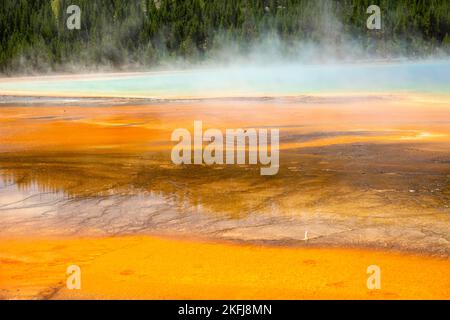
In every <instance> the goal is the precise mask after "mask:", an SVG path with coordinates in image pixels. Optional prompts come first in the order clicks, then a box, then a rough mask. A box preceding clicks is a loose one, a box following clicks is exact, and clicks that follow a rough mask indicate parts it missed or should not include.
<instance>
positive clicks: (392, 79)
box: [0, 61, 450, 98]
mask: <svg viewBox="0 0 450 320" xmlns="http://www.w3.org/2000/svg"><path fill="white" fill-rule="evenodd" d="M2 91H9V92H11V91H12V92H14V91H26V92H29V93H30V94H33V95H35V94H38V95H43V96H44V95H45V94H46V93H47V94H49V93H52V94H55V93H56V94H57V93H64V94H66V95H73V96H83V95H90V96H92V95H94V96H95V95H99V96H122V97H147V98H183V97H203V96H205V95H206V96H214V97H220V96H233V97H238V96H244V95H245V96H247V95H249V96H278V95H302V94H308V93H320V92H327V93H333V92H402V91H406V92H424V93H439V92H442V93H450V61H439V62H421V63H396V64H387V63H380V64H354V65H321V66H315V65H310V66H305V65H281V66H268V67H239V68H237V67H230V68H222V69H201V70H192V71H183V72H162V73H141V74H134V75H117V74H116V75H111V76H107V77H103V78H92V77H91V78H86V79H79V78H78V79H75V80H74V79H68V78H64V79H57V80H55V79H50V78H41V79H39V81H21V82H13V81H12V82H9V83H5V82H0V93H1V92H2Z"/></svg>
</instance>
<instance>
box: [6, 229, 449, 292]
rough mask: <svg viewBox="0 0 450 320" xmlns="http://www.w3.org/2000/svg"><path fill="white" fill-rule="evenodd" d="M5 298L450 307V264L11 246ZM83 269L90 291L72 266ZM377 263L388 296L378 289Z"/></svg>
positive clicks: (212, 248) (362, 255) (139, 246)
mask: <svg viewBox="0 0 450 320" xmlns="http://www.w3.org/2000/svg"><path fill="white" fill-rule="evenodd" d="M0 252H1V254H0V259H1V264H0V275H1V277H0V287H1V288H2V291H1V294H2V297H3V298H51V299H74V298H75V299H86V298H89V299H335V298H336V299H449V298H450V278H449V277H448V271H449V270H450V261H449V260H448V259H437V258H431V257H425V256H413V255H404V254H399V253H393V252H391V253H388V252H381V251H373V250H355V249H317V248H283V247H268V246H257V245H238V244H225V243H206V242H201V241H193V240H180V239H166V238H157V237H149V236H145V237H119V238H98V239H52V240H37V239H35V240H32V239H21V240H1V241H0ZM73 264H75V265H79V266H80V267H81V290H68V289H67V288H66V284H65V282H66V274H65V272H66V268H67V267H68V266H69V265H73ZM369 265H377V266H379V267H380V268H381V289H379V290H369V289H368V288H367V286H366V281H367V278H368V277H369V275H368V274H367V273H366V270H367V267H368V266H369Z"/></svg>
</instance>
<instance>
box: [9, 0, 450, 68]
mask: <svg viewBox="0 0 450 320" xmlns="http://www.w3.org/2000/svg"><path fill="white" fill-rule="evenodd" d="M372 4H376V5H378V6H379V7H380V8H381V12H382V29H381V30H368V29H367V27H366V20H367V18H368V14H367V13H366V10H367V7H369V6H370V5H372ZM70 5H78V6H79V7H80V8H81V12H82V13H81V29H80V30H69V29H68V28H67V27H66V20H67V18H68V13H67V12H66V9H67V7H69V6H70ZM268 38H270V39H276V40H277V44H278V45H279V46H280V48H281V49H280V50H281V52H282V53H285V54H286V55H289V53H290V50H291V48H292V47H295V44H298V43H301V42H308V43H311V44H321V43H322V44H323V43H327V44H328V45H329V46H330V47H333V48H339V47H341V44H343V43H348V42H349V41H351V43H355V44H356V45H357V46H358V47H359V48H361V50H362V51H363V52H364V53H367V54H374V55H376V56H378V57H381V58H383V57H387V58H389V57H396V56H407V57H425V56H428V55H431V54H435V53H446V54H448V53H450V2H449V1H446V0H396V1H390V0H319V1H314V0H14V1H2V2H1V4H0V72H1V73H4V74H9V73H15V72H26V73H29V72H52V71H67V70H69V71H70V67H71V66H73V70H75V71H76V70H77V68H79V66H84V67H86V68H95V67H97V66H110V67H112V68H126V67H128V66H133V65H134V66H148V67H153V66H158V65H161V64H162V63H164V61H175V60H177V59H181V61H184V62H193V63H195V62H202V61H208V60H213V59H214V58H215V57H217V56H220V53H221V52H222V53H223V51H224V50H227V49H228V48H230V47H231V48H233V50H232V51H230V52H231V54H230V55H229V56H228V59H233V56H234V55H245V54H246V53H248V52H250V51H251V50H252V48H254V46H255V45H257V44H258V43H261V42H263V41H265V39H268ZM342 48H343V50H341V51H340V52H339V54H340V55H342V56H345V55H346V54H347V51H348V47H345V46H342ZM291 54H292V56H293V57H294V58H295V52H294V53H292V52H291ZM78 70H79V69H78Z"/></svg>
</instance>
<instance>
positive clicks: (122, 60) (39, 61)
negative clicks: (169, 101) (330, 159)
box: [10, 0, 450, 74]
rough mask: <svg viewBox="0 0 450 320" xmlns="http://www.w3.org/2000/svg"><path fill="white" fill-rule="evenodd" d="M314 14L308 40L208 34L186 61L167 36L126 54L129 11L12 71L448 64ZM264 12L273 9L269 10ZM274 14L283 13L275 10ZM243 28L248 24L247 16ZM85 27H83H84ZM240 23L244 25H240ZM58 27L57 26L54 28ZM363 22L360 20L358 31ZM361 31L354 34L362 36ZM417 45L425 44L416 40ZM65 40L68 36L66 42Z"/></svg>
mask: <svg viewBox="0 0 450 320" xmlns="http://www.w3.org/2000/svg"><path fill="white" fill-rule="evenodd" d="M59 3H60V2H58V1H55V0H53V1H52V5H53V6H52V10H53V12H54V14H56V15H58V16H59V20H60V22H61V20H62V17H63V11H64V10H61V7H62V5H60V4H59ZM311 6H312V7H313V9H312V10H311V12H314V13H315V14H314V15H311V16H308V15H306V14H302V13H299V16H298V26H299V27H300V28H302V29H301V30H305V31H304V32H305V36H304V37H302V38H304V39H308V40H299V39H295V38H293V37H289V38H282V37H280V36H279V35H278V34H277V33H276V32H275V31H274V30H264V29H263V31H262V32H261V33H260V34H258V35H256V36H254V37H252V38H251V40H252V41H248V42H239V41H236V40H235V38H234V37H233V36H232V35H231V34H230V32H229V30H215V31H213V30H208V33H209V34H213V35H214V36H212V37H210V40H211V43H205V48H206V49H207V50H206V51H205V54H201V53H200V52H198V50H197V48H195V47H192V46H189V44H187V45H186V51H187V53H189V54H187V55H186V56H185V57H182V56H181V57H180V56H177V57H174V56H172V55H170V54H169V52H168V50H167V47H166V44H167V42H168V41H169V39H168V35H167V34H165V33H164V32H160V33H159V34H158V35H156V36H155V37H154V38H153V39H152V40H151V41H149V42H138V43H134V44H132V45H131V47H132V50H127V49H125V46H124V45H123V44H124V43H127V41H128V39H131V38H133V37H132V36H133V35H135V34H136V33H137V32H139V30H141V28H142V27H143V25H144V19H145V11H137V10H136V8H133V7H132V8H131V9H130V10H131V12H130V13H129V15H128V16H127V17H126V18H125V19H123V20H121V22H120V23H119V24H118V23H117V22H116V23H114V24H112V23H111V22H110V21H100V22H98V21H97V23H99V25H100V26H101V29H102V30H103V31H104V33H103V34H102V37H101V38H100V39H95V42H93V41H89V42H87V43H86V44H85V45H84V47H83V48H81V50H80V52H81V54H80V55H79V56H76V57H73V56H71V55H70V52H66V54H65V55H63V57H61V59H60V61H52V58H51V57H50V50H51V49H50V48H49V46H48V45H47V44H46V43H45V42H44V41H43V40H41V41H38V42H37V43H36V44H35V45H34V46H33V47H27V48H24V49H23V50H21V51H20V52H19V54H18V55H17V56H16V57H15V58H14V59H13V61H11V68H10V69H11V70H14V72H15V73H19V74H30V73H32V74H33V73H35V74H42V73H91V72H92V73H96V72H108V71H149V70H160V69H164V70H170V69H177V70H179V69H192V68H199V67H227V66H236V67H239V66H249V65H254V66H267V65H287V64H296V65H298V64H338V63H354V62H374V61H375V62H376V61H398V60H409V59H414V60H417V59H432V60H436V59H448V54H449V52H450V47H448V46H446V47H441V48H434V49H433V50H431V49H430V50H429V52H428V53H427V54H424V55H421V56H416V55H415V53H412V52H411V51H410V49H409V47H408V45H407V42H406V41H405V40H403V39H401V38H400V39H396V43H397V44H401V45H400V46H398V45H397V46H396V47H395V48H393V47H392V46H390V43H389V42H386V41H385V40H384V39H383V38H382V37H380V36H379V34H377V31H374V32H372V33H370V32H366V30H364V32H366V34H365V35H364V36H358V37H357V38H355V37H353V36H351V35H350V34H351V32H349V30H348V28H349V27H348V26H346V25H345V24H344V23H343V22H342V20H343V18H342V12H339V9H338V8H337V6H336V5H335V4H334V2H332V1H311ZM265 10H275V9H270V8H268V7H266V8H265ZM276 10H287V8H285V7H283V6H278V7H277V8H276ZM247 20H248V21H245V23H248V24H250V25H251V24H252V23H254V21H253V20H252V17H248V18H247ZM85 23H86V22H85ZM245 23H244V25H245ZM59 27H61V26H59ZM364 27H365V20H364V21H361V28H364ZM364 32H360V33H359V34H364ZM417 39H418V40H417V41H419V42H423V43H424V46H426V43H427V41H426V40H425V39H423V37H422V36H421V35H417ZM68 41H70V37H69V38H68ZM68 48H69V49H68V50H70V47H68Z"/></svg>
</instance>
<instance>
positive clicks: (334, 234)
mask: <svg viewBox="0 0 450 320" xmlns="http://www.w3.org/2000/svg"><path fill="white" fill-rule="evenodd" d="M39 99H40V100H39V101H37V100H36V98H16V99H14V98H11V97H10V98H2V101H1V103H0V124H1V126H0V181H1V182H0V230H1V232H0V233H1V235H2V236H4V237H24V236H29V235H44V236H47V235H52V236H79V235H129V234H167V235H176V236H180V235H186V236H196V237H206V238H208V239H227V240H236V241H241V242H242V241H251V242H268V243H272V244H277V245H318V246H344V247H345V246H357V247H382V248H386V247H387V248H396V249H402V250H407V251H410V250H411V251H419V252H426V253H432V254H436V255H441V256H448V255H449V253H450V228H449V226H450V208H449V206H450V136H449V133H450V130H449V128H450V111H449V110H448V105H449V104H448V102H449V100H448V97H447V96H440V97H438V96H435V95H432V96H430V95H406V94H399V95H376V96H375V95H367V96H365V95H354V96H352V95H346V96H300V97H287V98H276V99H273V98H262V99H249V98H245V99H243V98H235V99H212V100H211V99H207V100H201V99H200V100H171V101H164V100H161V101H150V100H145V99H144V100H142V99H140V100H139V99H137V100H136V99H134V100H133V99H100V98H96V99H79V98H77V99H73V100H71V99H68V100H65V101H58V100H56V101H55V100H54V98H48V99H47V100H46V99H45V98H39ZM42 99H44V100H45V101H43V100H42ZM194 120H202V121H203V123H204V127H205V128H219V129H225V128H250V127H253V128H267V127H274V128H279V129H280V133H281V135H280V143H281V151H280V171H279V173H278V174H277V175H275V176H261V175H260V174H259V166H251V165H240V166H236V165H233V166H225V165H223V166H221V165H216V166H175V165H173V164H172V163H171V161H170V158H169V157H170V149H171V147H172V146H173V145H174V143H172V142H170V134H171V132H172V131H173V130H174V129H176V128H180V127H183V128H188V129H190V128H192V125H193V121H194Z"/></svg>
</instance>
